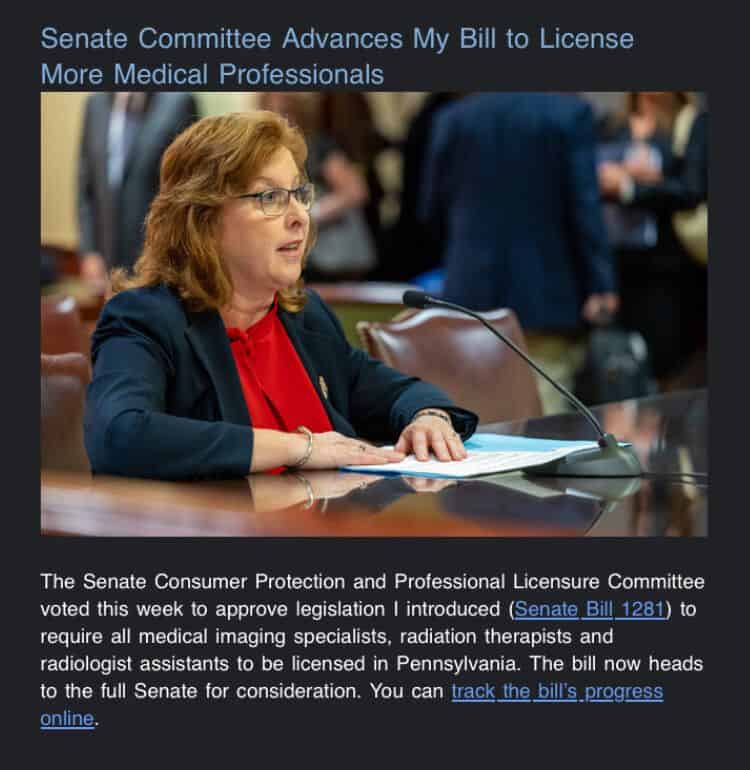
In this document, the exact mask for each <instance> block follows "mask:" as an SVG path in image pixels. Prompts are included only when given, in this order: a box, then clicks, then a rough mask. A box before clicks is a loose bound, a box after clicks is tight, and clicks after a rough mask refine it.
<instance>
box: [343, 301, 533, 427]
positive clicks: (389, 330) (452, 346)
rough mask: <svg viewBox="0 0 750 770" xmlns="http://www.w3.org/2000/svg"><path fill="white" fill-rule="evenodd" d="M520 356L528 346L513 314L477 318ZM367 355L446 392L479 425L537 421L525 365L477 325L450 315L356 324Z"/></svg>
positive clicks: (433, 312) (439, 312) (424, 313)
mask: <svg viewBox="0 0 750 770" xmlns="http://www.w3.org/2000/svg"><path fill="white" fill-rule="evenodd" d="M481 315H482V316H483V317H484V318H485V319H486V320H487V321H488V322H489V323H490V324H491V325H492V326H493V327H494V328H496V329H498V330H499V331H500V332H502V333H503V334H504V335H505V336H506V337H508V338H510V339H511V340H512V341H513V342H514V343H515V344H516V345H518V346H519V347H520V348H521V349H522V350H524V351H525V350H526V340H525V338H524V335H523V332H522V330H521V326H520V325H519V323H518V319H517V318H516V315H515V313H513V311H512V310H493V311H490V312H487V313H482V314H481ZM357 331H358V332H359V334H360V337H361V338H362V343H363V346H364V347H365V349H366V350H367V351H368V353H370V355H372V356H374V357H375V358H378V359H380V360H381V361H383V362H384V363H386V364H388V366H392V367H393V368H394V369H398V370H399V371H401V372H404V373H405V374H411V375H414V376H416V377H420V378H421V379H423V380H425V381H426V382H430V383H432V384H433V385H436V386H438V387H439V388H441V389H442V390H443V391H445V392H446V393H447V394H448V395H449V396H450V397H451V398H452V399H453V401H454V402H455V403H456V404H457V405H458V406H462V407H465V408H466V409H471V410H472V411H473V412H476V414H478V415H479V421H480V422H481V423H485V424H487V423H491V422H501V421H505V420H516V419H522V418H525V417H540V416H541V414H542V406H541V401H540V399H539V389H538V387H537V383H536V379H535V375H534V373H533V371H532V370H531V369H530V367H529V366H528V364H527V363H526V362H525V361H524V360H523V359H522V358H520V356H518V355H517V354H516V353H515V352H514V351H513V350H511V349H510V348H509V347H508V346H507V345H505V344H504V343H503V342H501V341H500V340H498V339H497V338H495V337H493V336H492V335H491V334H490V333H489V332H488V331H487V329H485V328H484V327H483V326H482V325H481V324H479V323H477V321H475V320H472V319H471V318H467V317H466V316H463V315H461V314H460V313H455V312H453V311H450V310H443V309H430V310H420V311H414V312H412V313H410V314H406V313H405V314H402V316H401V317H400V319H399V320H395V321H392V322H390V323H371V322H368V321H362V322H360V323H359V324H357Z"/></svg>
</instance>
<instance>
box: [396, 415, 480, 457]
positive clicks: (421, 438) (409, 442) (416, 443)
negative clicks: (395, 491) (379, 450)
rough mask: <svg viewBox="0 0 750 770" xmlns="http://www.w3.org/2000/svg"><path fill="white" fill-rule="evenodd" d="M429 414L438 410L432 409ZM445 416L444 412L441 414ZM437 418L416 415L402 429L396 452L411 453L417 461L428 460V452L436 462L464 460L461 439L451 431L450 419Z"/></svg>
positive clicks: (465, 454) (464, 451)
mask: <svg viewBox="0 0 750 770" xmlns="http://www.w3.org/2000/svg"><path fill="white" fill-rule="evenodd" d="M430 411H431V412H437V411H438V410H436V409H432V410H430ZM441 414H445V412H441ZM445 417H446V419H443V418H442V417H437V416H436V415H435V414H424V413H417V415H416V416H415V417H414V419H413V420H412V421H411V422H410V423H409V424H408V425H407V426H406V427H405V428H404V430H403V431H402V432H401V435H400V436H399V439H398V441H397V442H396V446H395V447H393V448H394V449H395V450H396V451H397V452H405V453H407V454H408V453H409V452H412V453H413V454H414V456H415V457H416V458H417V460H428V459H429V458H430V451H432V453H433V454H434V455H435V457H437V459H438V460H441V461H443V462H448V461H449V460H464V459H465V458H466V457H467V456H468V455H467V452H466V449H465V448H464V444H463V441H461V437H460V436H459V435H458V433H456V431H455V430H453V425H451V423H450V418H448V415H447V414H446V415H445Z"/></svg>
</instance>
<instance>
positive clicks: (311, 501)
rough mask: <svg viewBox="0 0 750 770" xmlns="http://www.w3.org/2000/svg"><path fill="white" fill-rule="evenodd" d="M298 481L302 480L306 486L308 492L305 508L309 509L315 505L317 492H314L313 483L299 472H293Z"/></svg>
mask: <svg viewBox="0 0 750 770" xmlns="http://www.w3.org/2000/svg"><path fill="white" fill-rule="evenodd" d="M292 475H293V476H294V478H295V479H297V481H300V482H302V484H303V485H304V487H305V493H306V494H307V502H306V503H305V510H306V511H307V510H309V509H310V508H312V507H313V505H315V493H314V492H313V488H312V484H310V482H309V481H308V480H307V479H306V478H305V477H304V476H302V475H300V474H299V473H293V474H292Z"/></svg>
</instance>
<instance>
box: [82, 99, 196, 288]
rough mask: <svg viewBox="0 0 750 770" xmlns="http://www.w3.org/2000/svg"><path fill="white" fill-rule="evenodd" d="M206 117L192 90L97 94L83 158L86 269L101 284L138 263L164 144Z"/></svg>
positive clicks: (90, 102)
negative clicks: (119, 269) (200, 112)
mask: <svg viewBox="0 0 750 770" xmlns="http://www.w3.org/2000/svg"><path fill="white" fill-rule="evenodd" d="M197 118H198V110H197V105H196V102H195V100H194V98H193V96H192V95H191V94H188V93H164V92H161V93H159V92H155V93H145V92H132V91H130V92H123V91H121V92H117V93H96V94H91V95H90V96H89V97H88V99H87V101H86V106H85V112H84V118H83V130H82V134H81V143H80V153H79V160H78V225H79V252H80V253H81V275H82V277H83V278H84V279H85V280H86V281H87V282H88V283H90V284H91V285H92V286H93V287H94V288H96V289H103V288H104V287H106V284H107V275H108V273H109V271H110V270H111V269H112V268H116V267H123V268H131V267H132V266H133V264H134V263H135V261H136V259H137V258H138V255H139V254H140V252H141V247H142V246H143V225H144V220H145V218H146V212H147V211H148V207H149V204H150V203H151V200H152V198H153V197H154V195H155V194H156V191H157V190H158V188H159V163H160V161H161V155H162V152H164V149H165V148H166V147H167V146H168V145H169V143H170V142H171V141H172V139H174V137H175V136H177V134H179V133H180V132H181V131H182V130H183V129H184V128H186V127H187V126H189V125H190V124H191V123H192V122H193V121H194V120H197Z"/></svg>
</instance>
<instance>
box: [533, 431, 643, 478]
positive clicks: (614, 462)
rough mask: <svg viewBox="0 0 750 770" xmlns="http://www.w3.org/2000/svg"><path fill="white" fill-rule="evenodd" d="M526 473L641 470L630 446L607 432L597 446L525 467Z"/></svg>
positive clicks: (631, 473) (615, 474)
mask: <svg viewBox="0 0 750 770" xmlns="http://www.w3.org/2000/svg"><path fill="white" fill-rule="evenodd" d="M524 473H527V474H528V475H529V476H578V477H582V478H584V477H585V478H632V477H635V476H642V475H643V469H642V468H641V463H640V461H639V460H638V456H637V455H636V453H635V451H634V450H633V447H621V446H620V445H619V444H618V443H617V439H616V438H615V437H614V436H613V435H612V434H611V433H607V434H606V435H605V436H604V438H602V439H600V440H599V446H598V447H594V448H592V449H581V450H580V451H578V452H573V453H571V454H569V455H568V456H567V457H561V458H560V459H559V460H552V462H549V463H544V465H536V466H534V467H533V468H526V469H525V470H524Z"/></svg>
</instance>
